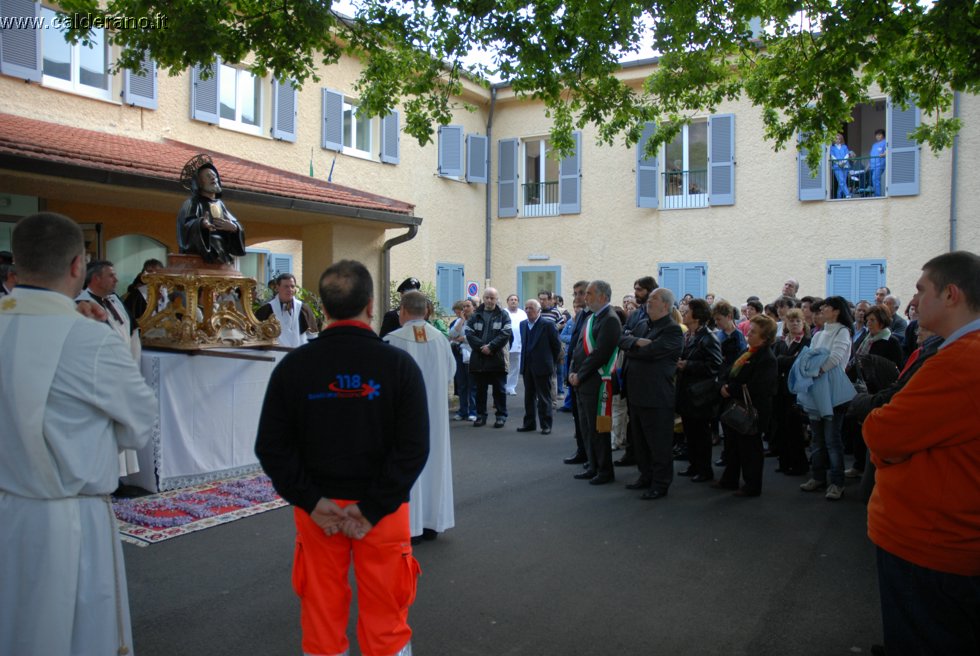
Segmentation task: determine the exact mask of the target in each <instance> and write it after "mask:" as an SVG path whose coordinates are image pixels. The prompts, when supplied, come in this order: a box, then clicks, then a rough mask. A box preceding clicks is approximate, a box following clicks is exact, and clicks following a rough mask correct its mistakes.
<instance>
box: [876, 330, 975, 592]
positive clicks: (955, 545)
mask: <svg viewBox="0 0 980 656" xmlns="http://www.w3.org/2000/svg"><path fill="white" fill-rule="evenodd" d="M864 441H865V442H866V443H867V445H868V449H869V450H870V451H871V459H872V461H873V462H874V463H875V465H876V466H877V467H878V472H877V484H876V486H875V490H874V493H873V494H872V495H871V501H870V502H869V503H868V537H870V538H871V541H872V542H874V543H875V544H876V545H878V546H879V547H881V548H882V549H884V550H885V551H888V552H889V553H891V554H894V555H896V556H898V557H899V558H902V559H904V560H907V561H909V562H912V563H915V564H916V565H919V566H921V567H926V568H929V569H934V570H938V571H941V572H948V573H952V574H960V575H964V576H977V575H980V331H973V332H971V333H967V334H966V335H964V336H963V337H960V338H959V339H957V340H956V341H955V342H953V343H952V344H950V345H949V346H948V347H946V348H943V349H940V350H939V352H938V353H937V354H936V355H934V356H933V357H932V358H930V359H929V360H928V361H927V362H926V363H925V364H924V365H923V366H922V368H921V369H920V370H919V371H918V372H916V373H915V375H914V376H913V377H912V379H911V380H909V382H908V384H907V385H906V386H905V388H903V389H902V391H900V392H899V393H898V394H896V395H895V396H894V397H893V398H892V400H891V402H890V403H888V404H887V405H885V406H882V407H881V408H878V409H877V410H874V411H873V412H872V413H871V414H870V415H869V416H868V418H867V420H866V421H865V423H864Z"/></svg>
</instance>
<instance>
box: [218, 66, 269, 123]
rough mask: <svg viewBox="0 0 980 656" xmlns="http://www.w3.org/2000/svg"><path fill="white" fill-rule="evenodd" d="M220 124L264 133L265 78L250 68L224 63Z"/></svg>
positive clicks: (220, 85)
mask: <svg viewBox="0 0 980 656" xmlns="http://www.w3.org/2000/svg"><path fill="white" fill-rule="evenodd" d="M219 68H220V72H219V74H218V86H219V88H220V102H219V108H220V109H219V116H220V122H219V124H220V125H221V127H223V128H233V129H244V130H245V131H247V132H253V133H255V134H261V133H262V80H261V78H258V77H256V76H255V75H253V74H252V73H250V72H249V71H246V70H244V69H241V68H235V67H232V66H228V65H227V64H221V65H220V66H219Z"/></svg>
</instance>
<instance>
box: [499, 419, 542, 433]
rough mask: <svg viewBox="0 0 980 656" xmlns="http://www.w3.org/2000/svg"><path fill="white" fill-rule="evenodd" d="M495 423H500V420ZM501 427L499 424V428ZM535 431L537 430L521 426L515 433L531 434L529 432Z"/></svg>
mask: <svg viewBox="0 0 980 656" xmlns="http://www.w3.org/2000/svg"><path fill="white" fill-rule="evenodd" d="M497 421H500V420H499V419H498V420H497ZM502 425H503V424H501V426H502ZM536 430H538V429H537V428H535V427H534V426H521V427H520V428H518V429H517V432H518V433H531V432H534V431H536Z"/></svg>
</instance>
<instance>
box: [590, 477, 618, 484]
mask: <svg viewBox="0 0 980 656" xmlns="http://www.w3.org/2000/svg"><path fill="white" fill-rule="evenodd" d="M615 480H616V477H615V476H613V475H612V474H596V475H595V476H593V477H592V478H590V479H589V485H605V484H606V483H612V482H613V481H615Z"/></svg>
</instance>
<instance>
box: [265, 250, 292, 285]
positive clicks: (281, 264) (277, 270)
mask: <svg viewBox="0 0 980 656" xmlns="http://www.w3.org/2000/svg"><path fill="white" fill-rule="evenodd" d="M269 268H270V269H271V270H272V271H271V274H272V275H270V276H269V278H270V279H272V278H275V277H276V276H278V275H281V274H283V273H292V272H293V256H292V255H284V254H282V253H272V254H271V255H269Z"/></svg>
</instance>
